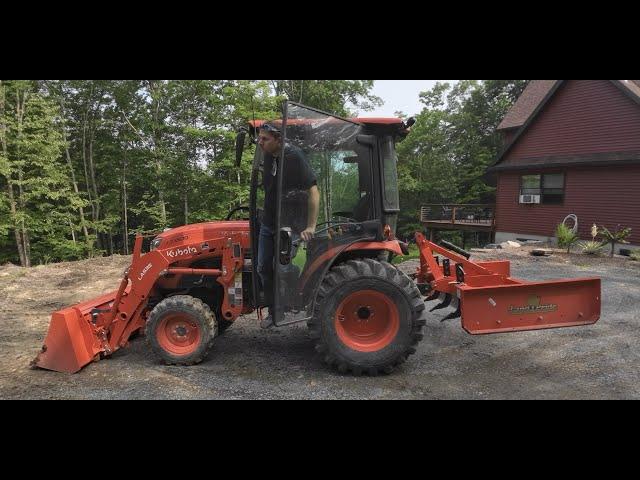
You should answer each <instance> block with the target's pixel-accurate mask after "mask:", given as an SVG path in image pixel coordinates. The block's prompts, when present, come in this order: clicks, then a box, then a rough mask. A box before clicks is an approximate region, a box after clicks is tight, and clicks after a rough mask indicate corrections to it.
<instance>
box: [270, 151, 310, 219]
mask: <svg viewBox="0 0 640 480" xmlns="http://www.w3.org/2000/svg"><path fill="white" fill-rule="evenodd" d="M284 155H285V161H286V172H285V176H284V178H283V179H282V188H283V191H284V195H283V200H282V201H283V204H282V212H283V215H285V216H286V217H287V218H283V219H282V221H281V223H282V224H283V225H287V224H288V223H291V225H289V226H291V227H293V229H294V230H297V231H298V232H300V231H302V230H304V229H305V228H306V226H307V191H308V190H309V189H310V188H311V187H312V186H313V185H316V184H317V179H316V175H315V173H314V172H313V169H312V168H311V165H310V164H309V161H308V160H307V159H306V157H305V155H304V153H303V152H302V150H300V149H299V148H298V147H296V146H293V145H285V148H284ZM279 160H280V159H279V158H278V157H273V156H272V155H270V154H268V153H267V154H265V157H264V190H265V198H264V219H263V221H262V223H263V224H264V225H266V226H267V227H269V228H272V229H273V228H275V224H276V208H277V206H278V203H277V202H278V193H277V188H278V177H279V175H280V161H279Z"/></svg>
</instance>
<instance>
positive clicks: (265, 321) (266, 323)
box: [260, 314, 274, 329]
mask: <svg viewBox="0 0 640 480" xmlns="http://www.w3.org/2000/svg"><path fill="white" fill-rule="evenodd" d="M273 325H274V323H273V315H271V314H269V315H267V316H266V317H263V318H262V320H261V321H260V328H264V329H267V328H271V327H273Z"/></svg>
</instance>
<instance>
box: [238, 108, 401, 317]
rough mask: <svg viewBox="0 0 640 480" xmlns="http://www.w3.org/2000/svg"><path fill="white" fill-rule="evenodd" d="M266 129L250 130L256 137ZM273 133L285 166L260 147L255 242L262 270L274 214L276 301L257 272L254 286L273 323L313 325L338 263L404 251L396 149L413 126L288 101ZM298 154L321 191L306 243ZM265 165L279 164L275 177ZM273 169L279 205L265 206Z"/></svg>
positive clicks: (254, 125)
mask: <svg viewBox="0 0 640 480" xmlns="http://www.w3.org/2000/svg"><path fill="white" fill-rule="evenodd" d="M264 124H265V122H264V121H254V122H251V123H250V125H251V131H250V133H251V135H252V137H254V138H255V137H256V136H257V134H258V131H259V130H260V128H261V127H262V126H263V125H264ZM269 126H275V127H276V128H277V129H278V131H279V133H280V134H281V135H282V138H283V140H284V141H283V142H282V151H281V153H280V155H279V158H281V159H283V161H281V162H279V163H280V164H279V165H277V166H276V167H274V166H273V159H267V156H268V155H269V153H266V152H265V151H263V149H262V148H260V147H259V146H256V152H255V157H254V161H253V169H252V181H251V193H250V211H251V215H250V222H251V228H250V232H251V233H250V235H251V246H252V255H251V256H252V258H253V259H254V265H255V263H256V261H257V258H258V240H259V234H260V229H261V227H262V222H263V219H264V212H265V211H267V212H269V211H271V213H273V210H275V228H274V233H275V265H274V286H273V292H274V297H275V298H273V299H272V300H268V299H266V298H265V295H264V293H265V292H264V290H265V289H264V286H263V285H261V282H260V280H259V275H258V272H257V268H255V266H254V268H253V282H252V283H253V290H254V292H253V293H254V299H255V304H256V305H257V306H262V305H266V304H267V303H273V305H274V306H275V312H274V313H275V315H274V321H275V323H276V325H284V324H289V323H294V322H298V321H302V320H305V319H308V317H309V316H310V315H311V313H312V312H311V309H312V306H313V303H314V298H315V295H316V292H317V288H318V286H319V285H320V283H321V282H322V280H323V278H324V277H325V275H326V273H327V271H328V270H329V269H330V268H331V266H332V265H334V264H335V263H336V260H340V261H342V260H343V259H346V258H347V257H349V256H352V257H354V258H355V257H356V256H357V257H363V256H364V257H366V256H369V257H371V258H378V257H380V256H384V257H385V258H386V257H388V254H389V251H393V250H394V249H397V248H398V244H397V242H391V241H390V240H393V238H394V237H393V235H394V231H395V226H396V222H397V215H398V212H399V201H398V185H397V172H396V160H397V158H396V154H395V142H396V141H397V140H398V138H401V137H403V136H404V135H406V133H407V125H406V124H405V123H404V122H403V121H402V120H400V119H395V118H393V119H386V118H385V119H366V120H360V119H343V118H339V117H336V116H333V115H330V114H327V113H323V112H320V111H318V110H315V109H312V108H309V107H305V106H303V105H299V104H296V103H293V102H287V103H286V104H285V108H284V117H283V118H282V119H279V120H275V121H273V122H269ZM242 143H243V142H242V141H241V143H240V146H242ZM291 149H297V152H298V155H303V156H304V159H305V160H306V162H307V163H308V165H309V166H310V168H311V169H312V170H313V175H314V177H315V179H316V185H317V188H318V192H319V205H318V215H317V219H316V229H315V233H314V236H313V238H312V239H311V240H309V241H307V242H304V241H302V239H301V237H300V233H301V232H302V231H303V230H304V229H305V228H306V226H307V220H308V215H309V208H308V196H309V192H308V191H307V189H305V188H299V187H298V186H296V176H299V175H300V172H299V165H298V162H296V161H295V160H294V159H292V157H291V155H289V154H288V153H287V152H288V151H290V150H291ZM239 154H240V155H241V149H240V150H239ZM267 160H269V161H267ZM265 165H272V167H271V168H270V169H269V170H270V171H265ZM274 168H279V169H281V170H280V175H278V176H277V179H278V181H279V184H278V185H277V192H278V195H277V204H276V205H265V204H264V202H265V185H266V183H267V182H265V180H266V179H267V176H268V175H274V177H275V173H276V172H275V171H274ZM397 253H399V252H397Z"/></svg>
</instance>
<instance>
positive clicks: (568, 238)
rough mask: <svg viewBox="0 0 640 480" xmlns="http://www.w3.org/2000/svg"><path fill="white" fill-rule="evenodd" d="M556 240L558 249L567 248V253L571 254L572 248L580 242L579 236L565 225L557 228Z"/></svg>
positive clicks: (562, 224)
mask: <svg viewBox="0 0 640 480" xmlns="http://www.w3.org/2000/svg"><path fill="white" fill-rule="evenodd" d="M556 238H557V239H558V247H560V248H566V249H567V253H570V252H571V247H572V246H573V245H574V244H575V243H576V242H577V241H578V240H579V237H578V234H576V233H573V232H572V231H571V229H570V228H568V227H567V226H566V225H565V224H564V223H560V224H559V225H558V226H557V227H556Z"/></svg>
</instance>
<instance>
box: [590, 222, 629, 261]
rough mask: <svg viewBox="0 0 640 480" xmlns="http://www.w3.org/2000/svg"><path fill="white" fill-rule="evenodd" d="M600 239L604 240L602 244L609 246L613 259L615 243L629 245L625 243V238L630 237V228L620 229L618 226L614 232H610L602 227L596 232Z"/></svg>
mask: <svg viewBox="0 0 640 480" xmlns="http://www.w3.org/2000/svg"><path fill="white" fill-rule="evenodd" d="M598 233H599V234H600V236H601V237H602V238H604V243H605V244H607V243H610V244H611V255H610V256H611V257H613V253H614V252H615V249H616V243H629V242H627V237H628V236H629V235H631V229H630V228H622V227H621V226H620V225H618V226H616V229H615V231H613V232H611V231H609V230H608V229H607V227H602V228H601V229H600V231H599V232H598Z"/></svg>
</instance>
